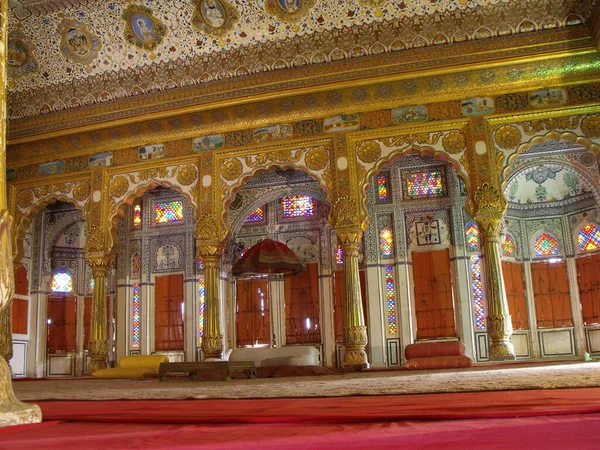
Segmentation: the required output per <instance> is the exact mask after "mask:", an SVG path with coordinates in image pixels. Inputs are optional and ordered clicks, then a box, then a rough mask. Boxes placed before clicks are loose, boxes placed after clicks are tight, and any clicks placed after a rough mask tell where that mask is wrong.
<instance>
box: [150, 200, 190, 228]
mask: <svg viewBox="0 0 600 450" xmlns="http://www.w3.org/2000/svg"><path fill="white" fill-rule="evenodd" d="M182 220H183V201H182V200H176V201H173V202H165V203H157V204H156V205H155V206H154V222H155V223H173V222H181V221H182Z"/></svg>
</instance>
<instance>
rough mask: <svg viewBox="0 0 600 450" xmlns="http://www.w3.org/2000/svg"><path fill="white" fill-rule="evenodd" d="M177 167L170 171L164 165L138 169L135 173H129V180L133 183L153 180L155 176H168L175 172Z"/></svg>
mask: <svg viewBox="0 0 600 450" xmlns="http://www.w3.org/2000/svg"><path fill="white" fill-rule="evenodd" d="M176 170H177V168H173V169H172V170H171V171H169V169H167V168H166V167H153V168H151V169H145V170H140V171H139V172H138V173H137V174H129V175H128V177H129V181H131V182H132V183H134V184H137V183H140V182H142V181H148V180H155V179H157V178H169V177H171V176H173V175H174V174H175V171H176Z"/></svg>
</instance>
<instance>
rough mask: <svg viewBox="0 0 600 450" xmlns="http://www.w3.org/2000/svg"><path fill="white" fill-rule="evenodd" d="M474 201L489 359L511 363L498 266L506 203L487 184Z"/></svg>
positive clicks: (512, 352) (508, 325)
mask: <svg viewBox="0 0 600 450" xmlns="http://www.w3.org/2000/svg"><path fill="white" fill-rule="evenodd" d="M474 198H475V204H476V208H477V209H476V214H475V219H476V220H477V223H478V224H479V229H480V230H481V237H482V243H483V245H482V250H483V263H484V264H483V265H484V268H485V287H486V296H487V300H488V316H487V330H488V335H489V338H490V350H489V355H490V360H493V361H498V360H512V359H515V350H514V348H513V345H512V343H511V342H510V337H511V336H512V332H513V328H512V320H511V317H510V314H509V311H508V302H507V299H506V288H505V286H504V277H503V276H502V266H501V263H500V222H501V220H502V216H503V215H504V212H505V210H506V203H505V202H504V201H503V198H502V197H501V194H500V193H499V192H498V190H497V189H496V188H495V187H494V186H492V185H490V184H488V183H483V185H482V186H480V187H479V188H477V190H476V191H475V195H474Z"/></svg>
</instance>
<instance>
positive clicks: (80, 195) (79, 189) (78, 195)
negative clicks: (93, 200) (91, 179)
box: [73, 181, 92, 202]
mask: <svg viewBox="0 0 600 450" xmlns="http://www.w3.org/2000/svg"><path fill="white" fill-rule="evenodd" d="M91 190H92V188H91V186H90V183H88V182H87V181H80V182H79V183H77V184H76V185H75V187H74V188H73V197H75V200H78V201H80V202H82V201H84V200H85V199H87V198H88V197H89V196H90V192H91Z"/></svg>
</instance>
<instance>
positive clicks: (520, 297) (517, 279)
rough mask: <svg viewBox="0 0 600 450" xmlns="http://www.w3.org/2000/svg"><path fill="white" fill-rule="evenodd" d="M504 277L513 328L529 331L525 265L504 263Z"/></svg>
mask: <svg viewBox="0 0 600 450" xmlns="http://www.w3.org/2000/svg"><path fill="white" fill-rule="evenodd" d="M502 275H503V277H504V286H505V288H506V299H507V301H508V311H509V312H510V316H511V319H512V325H513V328H514V329H515V330H527V329H529V318H528V317H529V316H528V313H527V292H526V290H525V281H524V276H525V275H524V272H523V264H522V263H517V262H509V261H502Z"/></svg>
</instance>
